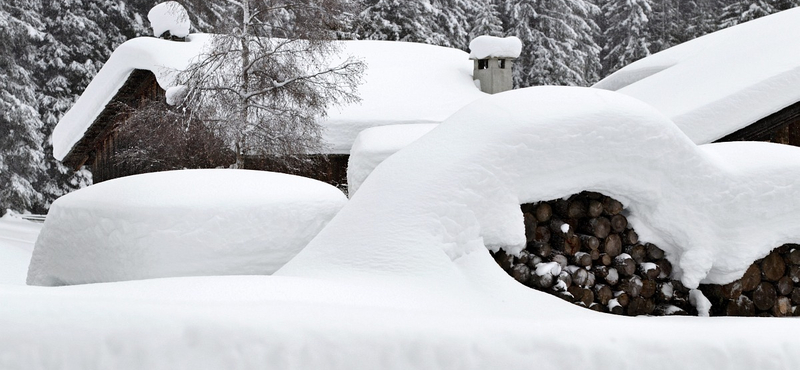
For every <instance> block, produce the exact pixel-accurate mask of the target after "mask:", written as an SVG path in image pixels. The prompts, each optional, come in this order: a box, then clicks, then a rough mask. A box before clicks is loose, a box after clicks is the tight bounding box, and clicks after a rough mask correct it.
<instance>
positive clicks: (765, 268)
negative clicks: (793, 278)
mask: <svg viewBox="0 0 800 370" xmlns="http://www.w3.org/2000/svg"><path fill="white" fill-rule="evenodd" d="M761 271H762V272H763V273H764V277H765V278H766V279H767V280H769V281H778V280H779V279H780V278H781V277H782V276H783V274H784V273H785V272H786V264H785V263H784V262H783V257H781V255H780V254H778V253H777V252H776V251H775V252H772V253H770V254H769V255H768V256H767V257H766V258H764V260H763V261H761Z"/></svg>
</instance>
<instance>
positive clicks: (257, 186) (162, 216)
mask: <svg viewBox="0 0 800 370" xmlns="http://www.w3.org/2000/svg"><path fill="white" fill-rule="evenodd" d="M345 202H346V198H345V197H344V194H342V193H341V192H340V191H339V190H338V189H336V188H334V187H333V186H330V185H327V184H325V183H322V182H319V181H316V180H311V179H307V178H302V177H298V176H291V175H286V174H279V173H271V172H262V171H246V170H183V171H168V172H157V173H149V174H144V175H136V176H129V177H122V178H118V179H115V180H110V181H106V182H102V183H99V184H96V185H93V186H90V187H88V188H85V189H81V190H79V191H76V192H74V193H71V194H68V195H66V196H64V197H61V198H59V199H58V200H57V201H56V202H55V203H53V205H52V207H51V208H50V214H49V215H48V216H47V221H46V222H45V225H44V228H43V229H42V233H41V234H40V236H39V239H38V240H37V241H36V246H35V248H34V251H33V257H32V260H31V265H30V268H29V270H28V284H30V285H70V284H81V283H97V282H109V281H121V280H134V279H147V278H157V277H171V276H195V275H243V274H271V273H272V272H274V271H275V270H277V269H278V268H280V267H281V266H282V265H283V264H284V263H286V261H288V260H289V259H291V258H292V257H293V256H294V255H295V254H296V253H297V252H298V251H300V250H301V249H302V248H303V247H304V246H305V245H306V243H308V241H309V240H311V239H312V238H313V237H314V235H316V234H317V233H318V232H319V230H320V229H322V227H323V226H325V224H327V222H328V221H329V220H330V219H331V218H332V217H333V216H334V215H335V214H336V213H337V212H338V211H339V209H340V208H341V207H342V206H343V205H344V203H345Z"/></svg>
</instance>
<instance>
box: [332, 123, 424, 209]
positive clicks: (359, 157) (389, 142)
mask: <svg viewBox="0 0 800 370" xmlns="http://www.w3.org/2000/svg"><path fill="white" fill-rule="evenodd" d="M436 126H437V124H408V125H389V126H381V127H372V128H368V129H366V130H364V131H361V132H360V133H359V134H358V136H356V140H355V141H354V142H353V147H352V148H351V149H350V158H349V159H348V162H347V191H348V193H349V194H350V196H351V197H352V196H353V194H355V192H356V191H357V190H358V187H359V186H361V183H362V182H364V179H366V178H367V176H369V174H370V173H371V172H372V170H373V169H374V168H375V167H377V166H378V164H380V163H381V162H383V161H384V160H385V159H386V158H388V157H389V156H390V155H392V154H394V153H395V152H397V151H398V150H400V149H402V148H404V147H406V146H407V145H408V144H411V143H412V142H414V140H417V139H419V138H420V137H422V135H425V134H427V133H428V132H430V131H431V130H433V129H434V128H435V127H436Z"/></svg>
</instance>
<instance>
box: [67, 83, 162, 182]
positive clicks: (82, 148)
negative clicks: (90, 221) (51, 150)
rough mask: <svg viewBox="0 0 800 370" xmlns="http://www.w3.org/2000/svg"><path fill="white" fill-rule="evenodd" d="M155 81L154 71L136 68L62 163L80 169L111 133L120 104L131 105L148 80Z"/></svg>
mask: <svg viewBox="0 0 800 370" xmlns="http://www.w3.org/2000/svg"><path fill="white" fill-rule="evenodd" d="M153 81H156V76H155V74H154V73H153V72H152V71H149V70H146V69H134V70H133V71H132V72H131V73H130V74H129V75H128V78H127V79H126V80H125V83H124V84H123V85H122V87H120V89H119V90H117V93H116V94H114V97H112V98H111V100H109V102H108V104H106V106H105V107H104V108H103V110H102V111H101V112H100V114H98V115H97V117H95V119H94V121H92V123H91V124H90V125H89V127H88V128H87V129H86V132H84V134H83V136H82V137H81V138H80V140H78V141H77V142H76V143H75V144H74V145H72V148H71V149H70V150H69V152H68V153H67V155H65V156H64V159H62V160H61V163H63V164H64V165H65V166H68V167H71V168H73V169H74V170H76V171H77V170H78V169H80V167H81V166H83V165H84V164H85V163H86V161H87V160H89V158H91V152H92V150H93V149H94V148H95V147H97V144H98V143H99V142H100V141H102V140H103V139H105V137H106V136H107V135H108V134H110V133H111V130H112V129H113V128H114V127H113V122H114V120H113V117H114V116H116V115H117V114H119V113H120V106H119V104H124V105H128V106H131V105H132V103H133V102H135V101H136V99H137V93H140V92H141V90H142V89H143V88H145V87H146V86H147V83H148V82H153Z"/></svg>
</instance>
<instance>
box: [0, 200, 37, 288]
mask: <svg viewBox="0 0 800 370" xmlns="http://www.w3.org/2000/svg"><path fill="white" fill-rule="evenodd" d="M41 229H42V224H40V223H34V222H31V221H26V220H23V219H22V218H21V217H20V216H19V215H18V214H15V213H11V212H9V213H6V214H5V215H3V217H2V218H0V284H15V285H25V275H26V274H27V271H28V264H29V263H30V261H31V253H33V243H34V242H35V241H36V237H37V236H38V235H39V231H40V230H41Z"/></svg>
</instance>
